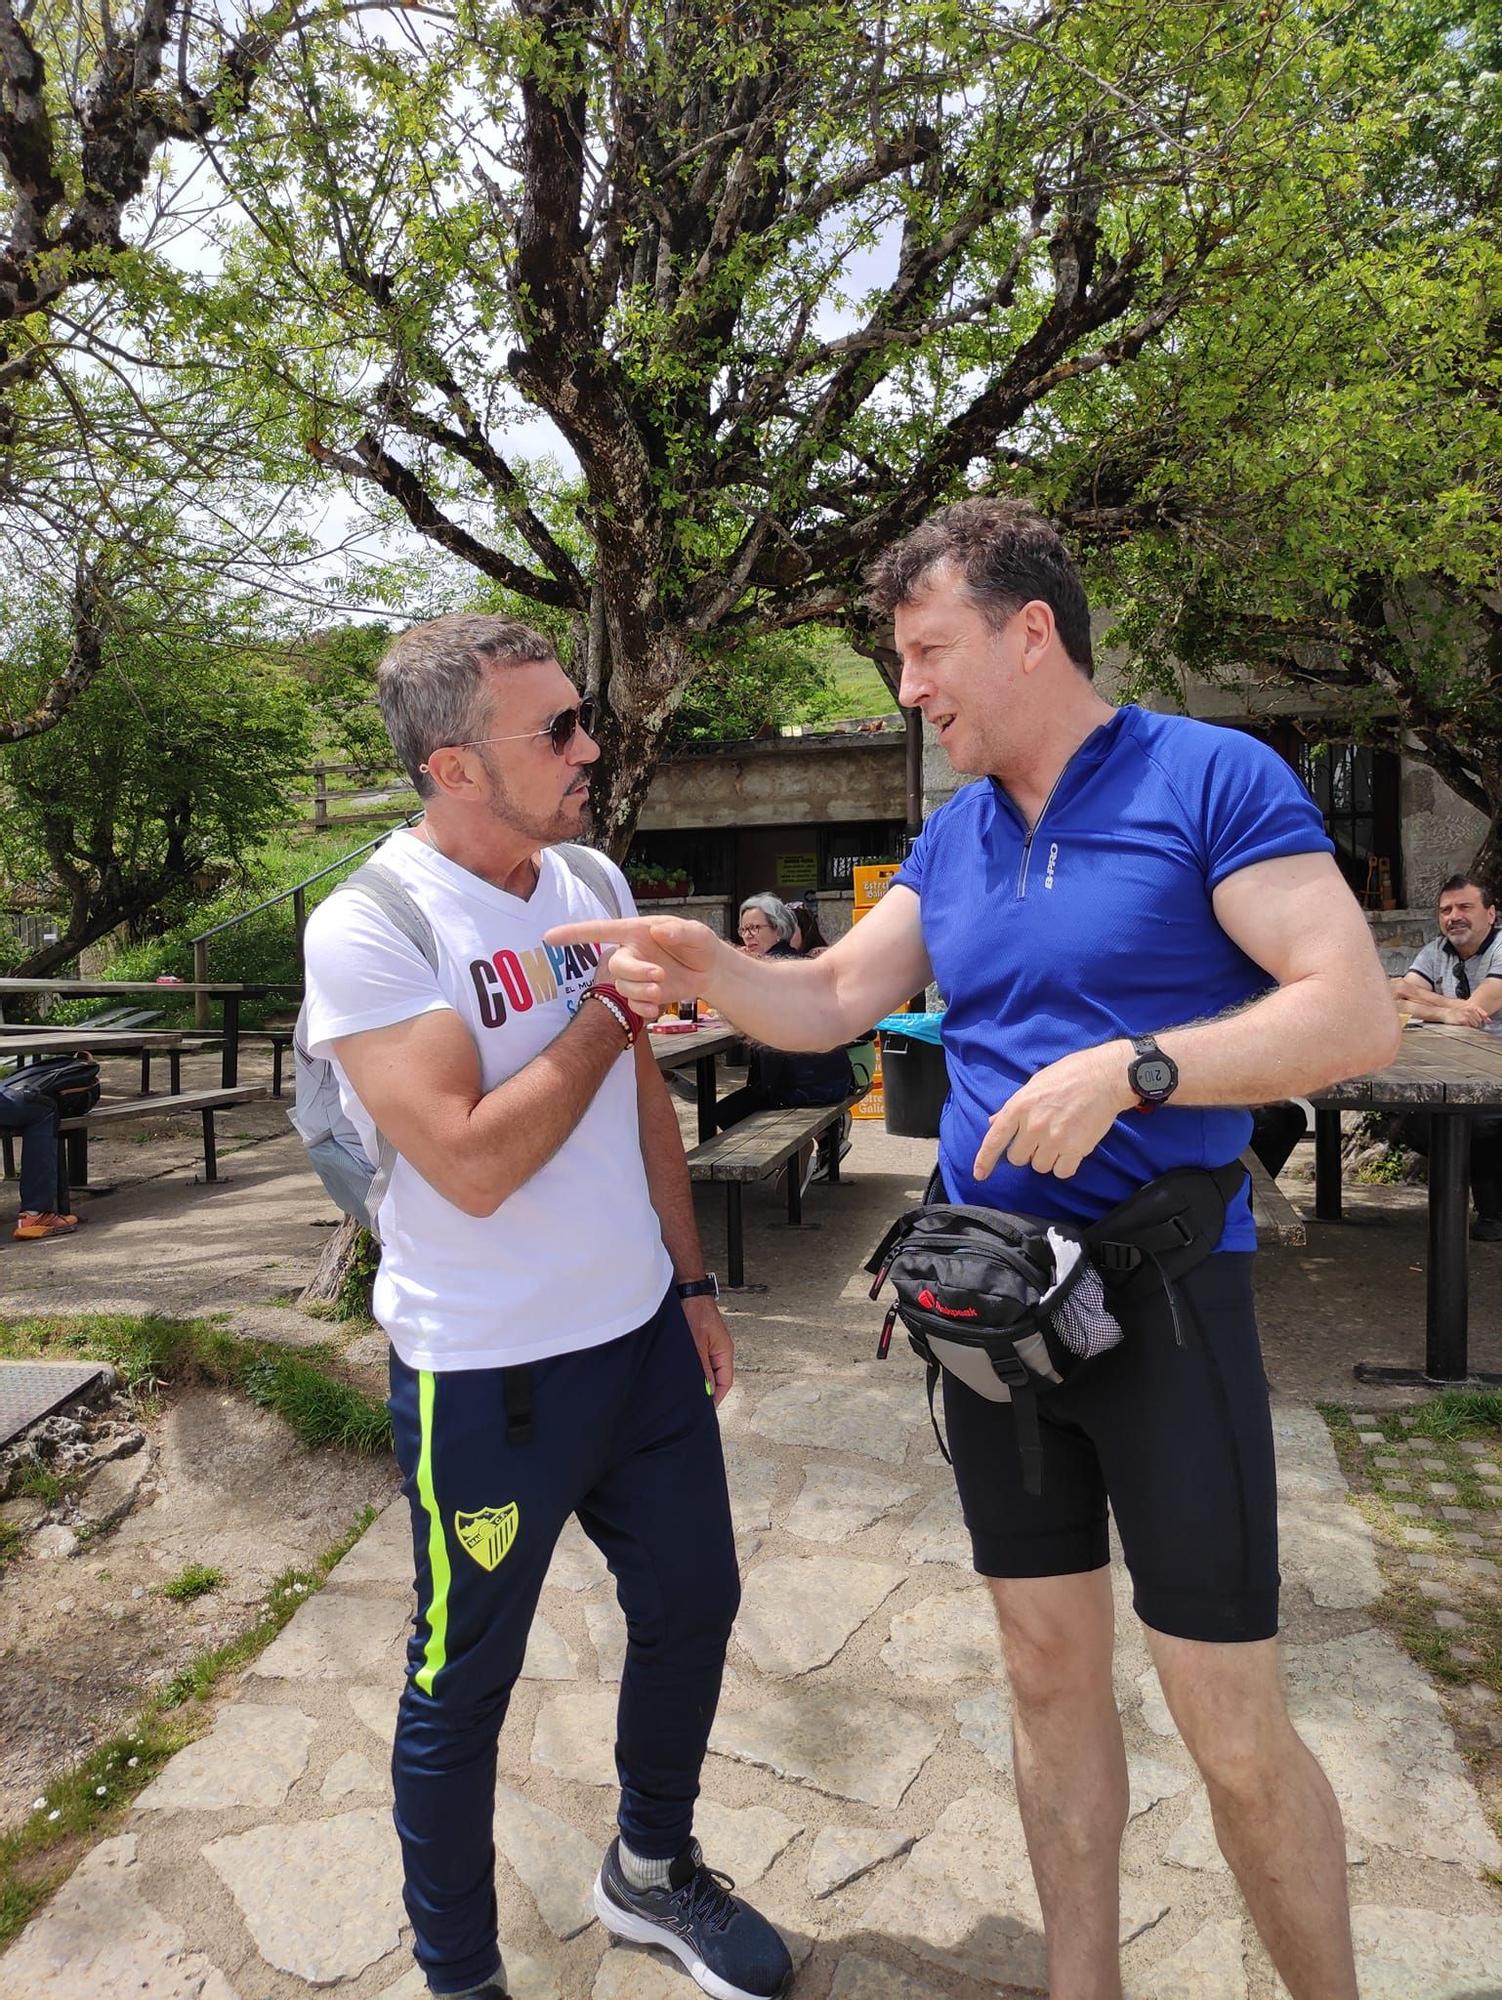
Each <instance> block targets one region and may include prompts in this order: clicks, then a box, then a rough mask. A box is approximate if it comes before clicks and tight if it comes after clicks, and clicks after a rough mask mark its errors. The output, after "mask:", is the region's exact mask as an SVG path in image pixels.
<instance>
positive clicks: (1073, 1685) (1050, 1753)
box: [991, 1569, 1127, 2000]
mask: <svg viewBox="0 0 1502 2000" xmlns="http://www.w3.org/2000/svg"><path fill="white" fill-rule="evenodd" d="M991 1594H992V1596H993V1597H994V1598H995V1600H996V1615H997V1619H998V1621H999V1622H1000V1625H1001V1650H1002V1654H1003V1656H1004V1658H1005V1660H1006V1667H1007V1677H1008V1679H1009V1680H1010V1681H1011V1684H1012V1702H1013V1717H1012V1764H1013V1768H1014V1770H1015V1772H1016V1775H1017V1800H1018V1804H1019V1806H1020V1808H1021V1812H1022V1826H1023V1831H1024V1833H1025V1834H1026V1836H1027V1851H1028V1856H1029V1858H1030V1860H1031V1861H1032V1864H1033V1880H1034V1881H1035V1882H1036V1883H1037V1885H1038V1900H1039V1902H1040V1903H1041V1904H1042V1906H1043V1931H1044V1937H1045V1939H1046V1941H1047V1945H1048V1991H1049V1994H1050V1996H1051V2000H1121V1967H1120V1955H1119V1949H1118V1936H1119V1930H1120V1917H1119V1912H1120V1904H1121V1887H1120V1875H1121V1836H1122V1833H1123V1831H1124V1830H1125V1827H1126V1819H1127V1771H1126V1751H1125V1749H1124V1747H1123V1745H1122V1740H1121V1718H1120V1716H1119V1715H1118V1714H1117V1712H1116V1701H1115V1697H1114V1695H1113V1694H1112V1692H1111V1653H1112V1648H1113V1645H1114V1642H1115V1618H1114V1612H1113V1609H1112V1604H1111V1583H1110V1575H1109V1572H1108V1571H1107V1570H1104V1569H1098V1570H1091V1571H1089V1572H1087V1573H1086V1574H1085V1575H1082V1576H1049V1577H1019V1578H1007V1579H1000V1578H992V1579H991Z"/></svg>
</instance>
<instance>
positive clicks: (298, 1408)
mask: <svg viewBox="0 0 1502 2000" xmlns="http://www.w3.org/2000/svg"><path fill="white" fill-rule="evenodd" d="M0 1355H5V1356H7V1357H9V1358H12V1359H26V1358H29V1357H40V1358H52V1359H56V1358H58V1357H60V1356H63V1355H79V1356H83V1357H86V1358H88V1359H90V1360H98V1361H108V1362H110V1363H111V1364H112V1366H113V1367H114V1368H115V1370H116V1372H117V1373H118V1375H119V1376H120V1379H121V1381H122V1382H123V1383H124V1385H125V1387H126V1388H127V1389H129V1390H130V1391H131V1392H132V1393H133V1394H135V1395H148V1396H149V1395H152V1394H154V1393H155V1392H156V1391H157V1390H159V1389H161V1388H164V1387H166V1386H167V1385H168V1384H184V1383H190V1382H206V1383H210V1384H212V1385H215V1386H217V1387H221V1388H228V1389H236V1390H238V1391H239V1392H240V1393H241V1394H242V1395H246V1396H248V1397H250V1399H251V1400H252V1401H253V1402H255V1403H257V1404H259V1406H260V1407H261V1408H262V1409H266V1410H274V1411H275V1412H276V1414H277V1415H278V1416H279V1417H281V1418H282V1419H283V1420H284V1421H285V1422H286V1423H288V1424H289V1425H290V1426H291V1427H292V1429H293V1431H294V1432H295V1433H296V1434H297V1436H298V1437H299V1438H300V1439H301V1440H302V1442H303V1443H304V1444H305V1445H306V1446H307V1447H308V1448H309V1450H312V1451H319V1450H322V1449H324V1448H326V1447H327V1446H329V1445H337V1446H338V1447H339V1448H340V1449H341V1450H344V1451H354V1452H360V1453H362V1454H364V1455H366V1456H372V1457H373V1456H375V1455H377V1454H378V1453H380V1452H383V1451H389V1450H390V1448H391V1418H390V1416H389V1415H388V1413H387V1410H386V1406H385V1404H384V1403H380V1402H378V1401H377V1400H376V1399H375V1398H374V1397H373V1396H367V1395H366V1394H365V1392H364V1391H363V1390H362V1389H358V1388H356V1387H355V1386H354V1384H353V1383H351V1382H348V1381H345V1380H343V1379H342V1378H341V1376H340V1374H339V1372H338V1371H339V1369H340V1368H341V1366H342V1364H341V1362H340V1358H339V1354H338V1350H337V1349H336V1348H334V1347H331V1346H329V1345H327V1344H324V1343H320V1344H319V1345H316V1346H313V1347H302V1348H296V1349H291V1348H286V1347H280V1346H278V1345H277V1344H276V1342H274V1341H269V1340H244V1339H241V1338H240V1337H239V1336H238V1335H236V1334H233V1333H231V1332H230V1331H229V1330H228V1329H227V1328H226V1327H223V1326H220V1325H218V1324H217V1323H216V1322H214V1321H212V1320H174V1319H159V1318H158V1317H156V1316H155V1315H154V1314H118V1313H115V1314H111V1313H96V1314H86V1315H82V1316H78V1317H73V1316H69V1317H66V1318H64V1317H62V1316H55V1317H54V1316H50V1315H46V1314H41V1315H37V1316H35V1317H31V1318H26V1319H12V1320H4V1321H0ZM38 1497H41V1496H38Z"/></svg>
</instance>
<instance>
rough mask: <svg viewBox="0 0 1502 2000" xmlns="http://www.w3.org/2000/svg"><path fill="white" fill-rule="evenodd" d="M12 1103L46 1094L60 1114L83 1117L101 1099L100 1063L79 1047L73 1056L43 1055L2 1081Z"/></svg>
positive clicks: (34, 1098) (3, 1091) (4, 1090)
mask: <svg viewBox="0 0 1502 2000" xmlns="http://www.w3.org/2000/svg"><path fill="white" fill-rule="evenodd" d="M0 1093H3V1094H4V1095H5V1096H6V1097H8V1098H10V1099H11V1101H12V1102H13V1103H22V1102H27V1101H34V1100H36V1099H38V1098H45V1099H46V1100H47V1101H48V1102H49V1103H52V1104H55V1105H56V1106H57V1115H58V1117H59V1118H82V1117H83V1116H84V1115H85V1114H86V1113H88V1112H90V1111H92V1110H93V1109H94V1106H95V1105H96V1104H97V1103H98V1102H99V1065H98V1063H96V1062H95V1061H94V1059H93V1057H92V1056H90V1055H88V1054H87V1053H86V1052H85V1051H83V1050H80V1051H79V1053H78V1054H77V1055H72V1056H42V1057H40V1058H38V1059H37V1060H36V1061H35V1062H29V1063H27V1064H26V1066H25V1067H24V1068H23V1069H18V1070H16V1071H15V1073H14V1074H13V1075H11V1076H8V1077H6V1078H5V1079H4V1080H3V1081H0Z"/></svg>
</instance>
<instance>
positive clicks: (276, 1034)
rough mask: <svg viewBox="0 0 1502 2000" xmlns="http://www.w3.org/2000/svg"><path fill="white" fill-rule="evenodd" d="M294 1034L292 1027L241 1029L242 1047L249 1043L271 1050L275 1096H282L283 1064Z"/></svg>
mask: <svg viewBox="0 0 1502 2000" xmlns="http://www.w3.org/2000/svg"><path fill="white" fill-rule="evenodd" d="M292 1035H293V1030H292V1029H291V1028H242V1029H241V1031H240V1046H241V1048H242V1049H243V1048H245V1047H246V1046H247V1045H248V1046H250V1047H253V1048H262V1049H265V1048H269V1049H270V1050H271V1094H272V1096H273V1097H280V1096H281V1094H282V1064H283V1060H284V1058H285V1056H286V1054H287V1051H288V1049H290V1048H291V1046H292Z"/></svg>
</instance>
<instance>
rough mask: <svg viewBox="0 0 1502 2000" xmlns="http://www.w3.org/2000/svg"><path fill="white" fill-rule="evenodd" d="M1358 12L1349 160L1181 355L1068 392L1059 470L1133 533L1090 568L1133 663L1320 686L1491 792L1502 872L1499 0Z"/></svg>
mask: <svg viewBox="0 0 1502 2000" xmlns="http://www.w3.org/2000/svg"><path fill="white" fill-rule="evenodd" d="M1349 36H1350V38H1351V39H1350V42H1349V43H1348V44H1347V45H1346V46H1344V47H1343V48H1342V49H1341V50H1340V51H1339V52H1338V53H1339V56H1340V60H1341V64H1342V68H1343V71H1344V74H1345V76H1346V77H1347V79H1348V95H1346V96H1345V97H1344V98H1342V96H1341V95H1340V94H1339V92H1337V91H1336V90H1335V89H1334V88H1333V87H1332V86H1330V85H1328V84H1327V86H1326V88H1325V90H1324V93H1323V97H1322V101H1323V102H1324V103H1325V104H1326V106H1327V107H1328V109H1329V111H1330V112H1331V113H1333V114H1335V115H1337V116H1340V117H1341V118H1343V119H1344V121H1345V127H1346V131H1347V133H1348V135H1349V145H1350V152H1349V159H1348V164H1347V170H1346V171H1345V173H1344V174H1343V175H1342V176H1341V177H1340V178H1339V179H1338V180H1337V181H1336V182H1335V183H1334V184H1333V185H1332V186H1331V187H1329V188H1328V189H1300V188H1298V187H1297V186H1290V187H1287V188H1284V189H1282V190H1280V191H1279V193H1278V196H1277V198H1276V199H1274V200H1269V201H1267V202H1265V203H1264V205H1263V209H1262V212H1261V214H1260V216H1259V219H1258V225H1257V230H1256V232H1255V233H1254V236H1253V238H1252V239H1250V240H1249V241H1248V242H1247V244H1246V245H1245V252H1244V264H1243V269H1242V271H1241V272H1240V274H1239V275H1238V277H1237V279H1236V281H1235V282H1234V283H1233V284H1228V285H1226V286H1225V288H1224V290H1223V292H1222V294H1221V295H1220V296H1218V297H1215V296H1212V297H1210V298H1208V299H1206V300H1205V301H1203V302H1197V303H1196V304H1195V305H1194V306H1193V307H1191V308H1190V309H1189V310H1188V311H1186V312H1185V313H1184V314H1183V315H1182V316H1181V318H1180V320H1179V323H1178V326H1177V329H1176V334H1175V342H1174V348H1173V352H1172V354H1171V355H1169V354H1167V353H1160V354H1157V355H1154V356H1147V357H1144V361H1143V363H1142V365H1141V366H1139V368H1138V369H1136V370H1135V371H1134V372H1133V375H1132V377H1131V380H1130V382H1126V381H1124V380H1123V381H1120V382H1118V383H1116V384H1113V385H1111V386H1110V387H1109V388H1106V389H1100V390H1096V389H1093V388H1092V389H1091V390H1089V391H1086V392H1084V393H1081V394H1079V395H1077V396H1076V397H1074V398H1073V399H1072V400H1071V402H1070V405H1069V408H1068V410H1067V412H1066V413H1065V414H1066V417H1067V420H1068V422H1069V423H1070V425H1071V429H1072V443H1071V447H1070V452H1069V453H1068V454H1067V459H1068V462H1067V466H1066V465H1065V464H1064V463H1062V462H1061V463H1057V464H1056V465H1055V467H1054V472H1055V475H1056V477H1057V479H1058V484H1057V486H1056V488H1055V492H1056V494H1057V495H1058V496H1059V497H1061V499H1062V501H1063V504H1064V505H1065V506H1066V507H1069V506H1071V505H1072V506H1074V507H1076V508H1078V507H1079V506H1080V505H1081V503H1082V502H1084V501H1085V500H1086V499H1087V498H1089V499H1093V501H1094V502H1095V503H1096V504H1097V505H1098V506H1100V507H1101V514H1102V519H1103V522H1104V523H1105V524H1106V525H1107V526H1110V525H1115V526H1118V527H1120V526H1125V527H1127V528H1129V529H1131V530H1132V532H1131V533H1130V534H1129V535H1128V536H1127V538H1126V539H1124V540H1118V539H1116V538H1115V537H1114V536H1112V535H1110V534H1109V533H1108V534H1105V535H1102V536H1101V537H1100V538H1099V541H1098V547H1097V554H1096V567H1097V571H1098V575H1099V578H1100V583H1101V588H1102V593H1103V594H1104V595H1105V596H1107V597H1108V598H1109V599H1110V600H1111V601H1113V602H1114V603H1116V604H1118V605H1119V606H1121V607H1122V611H1123V615H1122V618H1121V622H1120V627H1119V635H1120V636H1121V637H1122V638H1124V639H1125V640H1126V641H1127V643H1128V645H1129V646H1130V648H1131V653H1132V659H1133V665H1134V670H1135V672H1136V675H1137V677H1138V679H1139V681H1140V682H1142V683H1143V684H1147V685H1155V686H1158V687H1160V688H1170V689H1171V688H1174V687H1176V686H1177V685H1178V682H1179V676H1180V674H1181V672H1182V671H1183V669H1185V668H1188V669H1189V670H1191V671H1193V672H1196V673H1199V674H1202V675H1207V676H1209V677H1212V678H1221V679H1228V680H1235V681H1237V682H1239V683H1241V684H1243V685H1247V686H1249V690H1250V693H1251V697H1252V699H1253V701H1254V702H1255V701H1256V700H1257V699H1258V691H1259V689H1267V688H1273V689H1286V688H1295V689H1299V690H1302V691H1304V692H1305V693H1307V694H1308V695H1310V696H1311V697H1312V698H1313V702H1314V704H1315V705H1316V706H1317V709H1318V713H1319V717H1320V720H1319V722H1318V725H1317V728H1318V732H1319V734H1320V736H1321V737H1322V738H1329V739H1333V740H1349V741H1356V742H1363V743H1374V744H1381V745H1385V746H1387V747H1390V748H1394V749H1403V750H1404V751H1406V752H1407V753H1408V754H1410V755H1413V756H1417V757H1418V758H1420V759H1422V760H1423V761H1425V762H1427V763H1428V764H1429V765H1430V766H1431V767H1432V768H1433V769H1434V770H1435V771H1437V772H1438V773H1439V775H1440V776H1441V777H1442V778H1443V779H1444V780H1445V782H1446V783H1447V784H1448V785H1449V786H1450V787H1451V788H1452V789H1453V790H1454V791H1455V792H1457V793H1458V794H1459V795H1460V797H1462V798H1463V799H1465V800H1466V801H1467V802H1468V803H1470V804H1471V805H1473V806H1475V807H1477V808H1479V809H1480V810H1481V811H1482V812H1484V813H1485V815H1486V817H1487V819H1488V821H1489V822H1490V829H1489V831H1488V833H1487V835H1486V837H1485V839H1484V841H1483V843H1482V846H1481V848H1480V850H1479V851H1478V853H1477V855H1476V856H1475V858H1474V864H1473V865H1475V866H1476V867H1477V868H1478V870H1481V871H1485V872H1486V873H1489V874H1491V875H1492V876H1493V877H1494V878H1495V877H1502V594H1499V591H1502V239H1499V232H1498V227H1497V215H1498V199H1497V198H1498V194H1499V192H1502V9H1499V8H1497V7H1496V6H1495V5H1490V6H1469V5H1467V6H1464V7H1462V6H1458V5H1454V4H1435V3H1434V0H1408V4H1395V5H1388V6H1384V7H1382V8H1380V9H1378V8H1376V7H1370V8H1362V9H1359V10H1355V13H1354V14H1353V17H1352V19H1351V21H1350V23H1349ZM1363 78H1364V83H1363V81H1362V79H1363ZM1101 503H1104V505H1102V504H1101Z"/></svg>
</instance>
